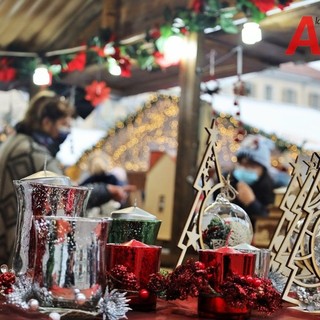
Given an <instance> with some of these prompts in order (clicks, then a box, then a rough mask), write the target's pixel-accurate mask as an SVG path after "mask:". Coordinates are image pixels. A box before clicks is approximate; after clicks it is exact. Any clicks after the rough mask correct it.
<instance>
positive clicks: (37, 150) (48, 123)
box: [0, 90, 127, 264]
mask: <svg viewBox="0 0 320 320" xmlns="http://www.w3.org/2000/svg"><path fill="white" fill-rule="evenodd" d="M74 116H75V108H74V107H73V106H72V105H70V104H69V102H68V101H67V100H66V99H65V98H63V97H60V96H58V95H56V94H55V93H54V92H51V91H47V90H44V91H40V92H39V93H38V94H36V95H35V96H34V97H33V98H32V99H31V100H30V103H29V106H28V109H27V111H26V113H25V115H24V118H23V119H22V121H21V122H19V123H18V124H17V125H16V127H15V133H13V134H12V135H11V136H9V137H8V138H7V140H6V141H5V142H4V143H2V144H1V146H0V264H3V263H6V264H10V256H11V254H12V250H13V245H14V239H15V234H16V222H17V211H18V210H17V199H16V194H15V189H14V186H13V180H20V179H22V178H24V177H26V176H29V175H31V174H34V173H36V172H38V171H41V170H44V168H45V167H46V169H47V170H49V171H52V172H55V173H57V174H63V168H62V166H61V165H60V163H59V161H58V160H57V158H56V154H57V152H58V151H59V146H60V144H61V143H62V142H63V141H64V140H65V139H66V137H67V135H68V134H69V132H70V127H71V122H72V118H73V117H74ZM92 187H93V190H92V192H91V195H93V196H95V195H99V197H102V196H103V197H105V198H109V199H111V198H112V197H116V198H117V199H118V198H120V199H123V198H124V197H126V195H127V192H126V190H124V189H123V187H121V186H113V187H112V188H110V189H108V187H107V186H106V185H105V184H104V185H103V186H101V185H99V184H93V185H92Z"/></svg>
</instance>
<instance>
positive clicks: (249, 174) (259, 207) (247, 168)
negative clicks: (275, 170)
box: [230, 135, 274, 225]
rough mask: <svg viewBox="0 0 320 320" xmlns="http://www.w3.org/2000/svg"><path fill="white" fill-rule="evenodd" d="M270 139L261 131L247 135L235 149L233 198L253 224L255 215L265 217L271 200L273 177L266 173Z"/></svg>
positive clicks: (232, 174) (232, 176) (269, 163)
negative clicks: (263, 135)
mask: <svg viewBox="0 0 320 320" xmlns="http://www.w3.org/2000/svg"><path fill="white" fill-rule="evenodd" d="M272 148H273V142H272V141H271V140H269V139H266V138H264V137H262V136H260V135H248V136H247V137H246V138H245V139H244V140H243V141H242V144H241V146H240V149H239V150H238V152H237V154H236V155H237V164H236V167H235V168H234V169H233V171H232V172H231V176H230V183H231V185H232V186H233V187H234V188H235V189H236V190H237V192H238V194H237V196H236V199H235V200H233V201H232V202H233V203H235V204H237V205H239V206H240V207H242V208H243V209H244V210H245V211H246V212H247V214H248V215H249V217H250V219H251V221H252V223H253V225H254V221H255V219H256V218H257V217H266V216H268V214H269V209H268V208H269V206H270V205H272V204H273V202H274V192H273V189H274V181H273V179H272V178H271V176H270V174H269V169H270V167H271V158H270V155H271V150H272Z"/></svg>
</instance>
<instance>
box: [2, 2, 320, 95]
mask: <svg viewBox="0 0 320 320" xmlns="http://www.w3.org/2000/svg"><path fill="white" fill-rule="evenodd" d="M256 2H257V1H253V0H252V1H251V3H256ZM260 2H261V1H260ZM270 2H272V1H263V3H264V4H267V3H270ZM284 2H291V1H282V3H284ZM214 3H215V1H210V4H211V5H212V4H214ZM217 3H218V1H217ZM219 3H220V4H222V5H225V6H226V8H229V9H230V8H233V7H234V6H235V5H236V4H238V5H239V3H242V4H245V3H250V1H249V0H241V1H219ZM197 4H201V1H190V0H161V1H160V0H157V1H149V0H137V1H129V0H122V1H118V0H87V1H78V0H70V1H67V2H66V1H62V0H55V1H49V2H48V1H44V0H37V1H34V0H21V1H5V2H2V3H1V5H0V19H1V28H0V30H1V33H0V34H1V36H0V50H2V52H1V55H6V54H8V51H9V52H11V53H12V52H13V53H16V54H15V55H14V57H11V58H10V59H11V60H12V59H14V60H17V59H19V57H21V56H22V57H29V58H30V59H32V58H41V59H43V61H47V60H50V63H51V64H53V63H55V60H58V57H60V55H61V54H62V55H64V57H65V58H66V56H65V55H68V54H70V53H73V54H74V53H76V52H79V51H78V50H80V51H81V50H82V49H83V48H86V47H87V48H88V41H89V42H90V41H91V42H90V45H92V46H98V43H97V42H95V41H97V39H101V38H103V39H108V40H109V41H110V39H111V40H112V41H113V40H114V39H116V40H120V43H121V44H122V45H124V46H129V47H128V48H129V49H130V50H131V49H133V48H134V47H135V46H137V44H138V43H139V41H141V40H143V41H144V40H145V38H146V35H147V33H146V30H149V31H150V30H154V28H157V27H159V26H162V25H163V24H164V23H165V22H166V18H168V12H169V13H170V12H171V14H174V13H175V12H177V11H179V10H180V12H181V10H187V12H189V13H190V6H192V5H193V9H194V10H195V9H196V7H195V6H196V5H197ZM168 8H170V9H171V11H170V10H168ZM177 8H179V9H177ZM166 9H167V10H166ZM188 10H189V11H188ZM267 15H268V17H267V18H266V19H263V20H262V21H261V22H260V25H261V29H262V34H263V39H262V41H261V42H259V43H257V44H255V45H252V46H250V45H245V46H243V70H242V72H243V73H248V72H253V71H259V70H262V69H265V68H267V67H269V66H278V65H279V64H280V63H284V62H288V61H294V62H299V63H300V62H309V61H313V60H318V59H319V56H318V55H314V54H312V53H311V52H310V47H308V46H307V47H298V48H297V50H296V52H295V54H294V55H286V54H285V51H286V49H287V47H288V45H289V43H290V41H291V39H292V36H293V34H294V33H295V31H296V29H297V26H298V24H299V22H300V20H301V18H302V17H305V16H311V17H313V18H314V19H315V18H316V17H320V6H319V1H315V0H312V1H310V0H305V1H293V2H292V3H291V5H290V6H289V7H287V8H285V9H284V10H280V9H275V10H272V11H269V12H268V14H267ZM245 20H246V19H243V16H239V17H238V16H235V17H234V21H235V24H236V25H238V27H237V28H238V29H239V31H240V30H241V27H242V23H243V22H244V21H245ZM201 23H202V22H201V21H198V22H193V24H194V25H193V27H194V28H195V29H196V28H201ZM204 31H205V32H204V33H205V36H204V38H205V39H204V44H205V45H204V47H205V49H204V53H203V58H204V61H203V66H204V68H203V70H201V71H203V74H202V75H203V77H204V78H205V77H208V75H209V70H208V68H206V67H207V66H208V64H209V58H210V54H209V53H210V52H211V51H212V50H215V53H216V61H217V63H216V66H215V77H217V78H222V77H226V76H230V75H235V74H237V72H238V70H237V63H236V57H235V55H234V50H235V48H237V47H238V46H239V45H241V33H240V32H239V33H237V34H233V33H226V32H224V31H222V30H221V28H219V26H216V25H213V28H206V29H205V30H204ZM306 31H307V30H305V32H304V34H306ZM314 31H315V33H316V36H317V37H318V38H320V35H319V34H320V28H318V27H317V25H316V21H315V26H314ZM148 35H150V33H148ZM147 43H148V42H146V45H147ZM70 48H73V50H66V49H70ZM81 48H82V49H81ZM91 53H92V52H91ZM138 58H139V59H140V62H141V59H142V58H145V60H148V59H147V58H149V57H138ZM153 58H154V57H153ZM66 59H67V58H66ZM79 60H80V58H79ZM149 60H150V59H149ZM38 61H39V60H38ZM93 61H94V60H93ZM1 62H2V69H3V67H5V66H6V65H4V63H7V62H4V61H3V60H2V61H1ZM67 62H68V60H66V61H64V65H66V64H67ZM77 62H79V61H77ZM87 62H88V57H87ZM79 63H80V62H79ZM142 63H145V68H146V69H148V70H150V69H152V68H150V66H149V67H148V66H147V63H148V62H147V61H144V62H142ZM33 66H34V62H30V61H29V64H27V65H24V66H23V68H24V70H23V71H24V72H25V73H27V72H28V71H30V69H31V68H32V67H33ZM20 67H21V63H20ZM74 70H77V69H76V68H75V69H74ZM148 70H142V69H141V67H138V66H137V65H136V64H133V65H132V66H131V76H130V77H115V76H112V75H110V73H109V72H108V71H107V70H106V68H105V65H101V63H92V64H90V65H89V66H88V65H87V67H86V68H85V70H83V71H82V72H79V71H74V72H69V73H68V74H67V75H66V76H64V77H63V78H61V79H60V81H61V82H63V83H67V84H70V85H76V86H79V87H82V88H84V87H85V86H86V85H88V84H89V83H91V82H92V81H93V80H96V79H98V80H99V79H100V80H103V81H106V82H107V84H108V86H109V87H110V88H111V89H112V90H113V92H115V93H116V94H119V95H122V96H127V95H132V94H137V93H141V92H146V91H156V90H159V89H163V88H168V87H172V86H176V85H178V84H179V77H178V75H179V68H178V67H177V66H173V67H169V68H166V69H164V70H155V71H154V70H153V72H150V71H148ZM21 85H25V83H21V81H20V82H19V81H16V82H15V83H2V84H1V86H2V89H8V87H10V88H12V87H19V86H21Z"/></svg>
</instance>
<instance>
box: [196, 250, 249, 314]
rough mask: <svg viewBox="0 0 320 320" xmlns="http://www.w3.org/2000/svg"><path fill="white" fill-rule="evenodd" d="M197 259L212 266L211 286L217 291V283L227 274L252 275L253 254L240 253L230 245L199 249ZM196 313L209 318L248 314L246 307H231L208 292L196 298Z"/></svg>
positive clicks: (223, 279)
mask: <svg viewBox="0 0 320 320" xmlns="http://www.w3.org/2000/svg"><path fill="white" fill-rule="evenodd" d="M199 261H201V262H202V263H204V265H205V266H206V267H214V270H215V272H214V274H213V276H212V283H211V285H212V287H213V289H214V290H216V291H217V292H219V285H220V284H222V283H223V282H224V281H225V280H226V278H227V277H228V276H229V275H232V274H237V275H243V276H247V275H251V276H253V275H254V272H255V255H254V254H253V253H242V252H240V251H237V250H235V249H233V248H230V247H222V248H219V249H216V250H199ZM198 313H199V316H200V317H209V318H211V319H236V320H242V319H246V318H247V317H248V315H249V314H250V310H248V309H247V308H241V309H239V308H233V307H231V306H228V305H227V303H226V302H225V301H224V299H223V298H221V297H217V296H213V295H210V294H201V293H200V295H199V299H198Z"/></svg>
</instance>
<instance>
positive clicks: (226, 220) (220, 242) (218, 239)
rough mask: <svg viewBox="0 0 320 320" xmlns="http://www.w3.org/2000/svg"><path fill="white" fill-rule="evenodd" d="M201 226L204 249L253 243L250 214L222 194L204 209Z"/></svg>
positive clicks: (201, 242) (201, 240) (201, 239)
mask: <svg viewBox="0 0 320 320" xmlns="http://www.w3.org/2000/svg"><path fill="white" fill-rule="evenodd" d="M199 225H200V231H201V232H200V234H201V237H200V245H201V247H202V248H203V249H216V248H219V247H223V246H236V245H239V244H242V243H248V244H250V243H251V242H252V238H253V228H252V223H251V220H250V218H249V216H248V214H247V213H246V212H245V211H244V210H243V209H242V208H241V207H239V206H238V205H236V204H234V203H231V202H230V201H229V200H228V199H227V198H226V196H225V195H224V194H222V193H220V194H218V196H217V197H216V200H215V201H214V202H213V203H212V204H210V205H209V206H208V207H206V208H205V209H204V211H203V215H202V217H200V223H199Z"/></svg>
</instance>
